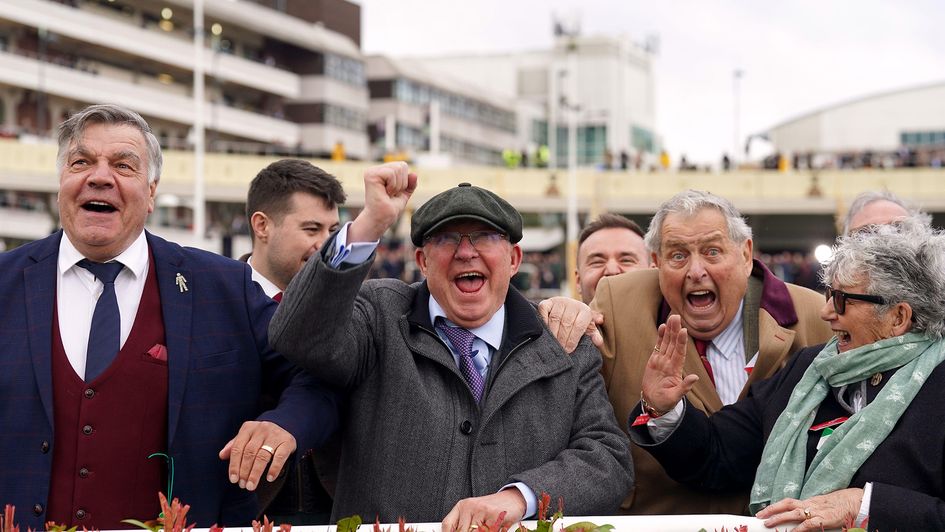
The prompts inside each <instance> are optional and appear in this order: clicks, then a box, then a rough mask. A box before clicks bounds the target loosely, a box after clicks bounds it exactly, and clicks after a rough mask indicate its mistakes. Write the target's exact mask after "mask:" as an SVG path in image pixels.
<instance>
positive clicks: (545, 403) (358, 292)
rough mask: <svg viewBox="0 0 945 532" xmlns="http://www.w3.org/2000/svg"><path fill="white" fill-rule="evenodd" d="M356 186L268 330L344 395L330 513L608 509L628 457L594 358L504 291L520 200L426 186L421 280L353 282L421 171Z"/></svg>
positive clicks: (451, 515)
mask: <svg viewBox="0 0 945 532" xmlns="http://www.w3.org/2000/svg"><path fill="white" fill-rule="evenodd" d="M364 185H365V206H364V210H363V211H361V214H359V215H358V217H357V218H356V219H355V220H354V221H353V222H351V223H349V224H346V225H345V226H344V227H342V229H341V230H340V231H339V232H338V233H337V234H335V235H334V236H333V237H332V238H331V239H329V241H328V242H327V243H326V244H325V245H324V246H323V247H322V250H321V251H320V252H319V253H317V254H316V255H314V256H313V257H312V258H311V259H310V260H309V261H308V263H307V264H306V265H305V267H303V268H302V271H301V272H300V273H299V274H298V275H297V276H296V277H295V279H294V280H293V281H292V282H291V283H290V284H289V287H288V288H287V289H286V291H285V295H284V298H283V301H282V305H280V307H279V310H278V312H277V314H276V316H275V317H274V318H273V321H272V323H271V328H270V339H271V340H272V341H273V342H274V346H275V347H276V348H277V349H279V351H280V352H282V353H284V354H285V356H286V357H288V358H289V359H290V360H292V361H293V362H295V363H297V364H298V365H300V366H302V367H304V368H306V369H308V370H310V371H311V372H312V373H313V374H314V375H315V376H316V377H318V378H320V379H323V380H324V381H325V382H326V383H329V384H332V385H335V386H338V387H341V388H344V389H345V390H346V391H347V392H349V396H350V402H349V410H348V416H347V419H346V420H344V427H343V436H342V437H343V444H342V449H343V450H342V454H341V464H340V470H339V476H338V478H339V483H338V486H337V491H336V493H335V505H334V508H333V511H332V519H333V520H337V519H338V518H339V517H344V516H348V515H352V514H359V515H361V516H363V517H364V518H366V519H367V520H372V519H374V518H375V517H378V518H379V519H380V520H381V521H382V522H385V521H386V522H391V521H394V520H396V519H397V518H398V517H399V516H403V517H405V518H406V519H407V521H408V522H426V521H438V520H441V519H442V520H443V530H446V531H453V530H462V531H466V530H468V529H469V526H470V525H473V524H478V523H480V522H481V521H487V522H489V523H490V524H491V523H492V522H494V521H495V520H496V519H497V518H498V517H499V516H500V515H502V514H503V513H504V522H505V523H506V524H511V523H515V522H517V521H518V520H520V519H527V518H529V517H533V516H534V515H535V511H536V506H537V499H538V498H539V497H540V496H541V494H542V493H548V494H549V495H551V496H552V497H553V499H552V500H557V499H558V498H559V497H561V498H562V499H563V500H564V503H565V508H566V510H567V512H568V513H569V514H572V515H595V514H596V515H601V514H609V513H612V512H613V511H614V510H616V508H617V505H618V504H619V502H620V499H621V496H622V495H623V494H624V493H626V491H627V489H628V488H629V487H630V485H631V484H632V476H631V469H632V468H631V465H630V458H629V452H628V449H629V446H628V442H627V440H626V438H625V436H624V435H623V433H622V431H621V430H620V429H619V428H618V426H617V424H616V421H615V419H614V415H613V410H612V409H611V408H610V405H609V404H608V402H607V396H606V393H605V392H604V387H603V380H602V378H601V376H600V373H599V369H600V365H601V359H600V354H599V353H598V352H597V350H596V349H595V348H594V347H593V345H591V343H590V342H589V340H586V339H585V340H583V342H582V343H581V344H580V345H579V346H578V348H577V350H576V351H575V352H574V353H573V355H572V356H567V355H565V353H564V352H563V351H562V348H561V346H560V345H559V344H558V342H557V341H556V340H555V339H554V337H553V336H552V335H551V334H550V333H549V332H548V330H547V329H546V328H545V326H544V325H543V324H542V322H541V320H540V319H539V317H538V314H537V311H536V309H535V308H534V307H533V306H532V305H531V304H530V303H529V302H528V301H527V300H526V299H525V298H524V297H523V296H522V295H521V294H520V293H519V292H517V291H516V290H515V289H514V288H513V287H510V286H509V281H510V280H511V278H512V276H513V275H514V274H515V272H517V271H518V268H519V265H520V264H521V262H522V250H521V248H520V247H519V246H518V244H517V242H518V241H519V240H520V239H521V238H522V217H521V215H520V214H519V213H518V211H516V210H515V209H514V208H513V207H512V206H511V205H509V204H508V202H506V201H505V200H503V199H502V198H500V197H498V196H497V195H495V194H493V193H492V192H490V191H488V190H485V189H482V188H479V187H474V186H471V185H469V184H468V183H463V184H460V185H459V186H457V187H455V188H451V189H449V190H447V191H446V192H442V193H440V194H437V195H436V196H434V197H433V198H431V199H430V200H429V201H428V202H427V203H425V204H424V205H423V206H421V207H420V208H419V209H417V211H416V213H415V214H414V216H413V218H412V220H411V231H410V233H411V235H410V236H411V240H412V241H413V243H414V245H415V246H416V247H417V250H416V261H417V264H418V265H419V267H420V269H421V271H422V272H423V274H424V275H425V277H426V281H424V282H420V283H416V284H413V285H407V284H405V283H403V282H400V281H397V280H391V279H381V280H370V281H365V280H364V278H365V276H366V275H367V273H368V270H369V269H370V266H371V262H372V260H373V250H374V247H375V245H376V243H377V241H378V239H379V238H380V237H381V235H383V234H384V232H385V231H386V230H387V229H388V228H389V227H390V226H391V225H392V224H393V223H394V222H395V221H396V219H397V217H398V216H399V215H400V214H401V212H402V211H403V210H404V208H405V206H406V204H407V201H408V200H409V199H410V196H411V195H412V194H413V192H414V190H415V189H416V186H417V176H416V175H415V174H412V173H410V172H409V170H408V167H407V165H406V164H405V163H400V162H398V163H390V164H386V165H383V166H380V167H376V168H371V169H368V170H367V171H366V172H365V176H364ZM313 323H317V324H318V326H317V327H313V326H312V324H313Z"/></svg>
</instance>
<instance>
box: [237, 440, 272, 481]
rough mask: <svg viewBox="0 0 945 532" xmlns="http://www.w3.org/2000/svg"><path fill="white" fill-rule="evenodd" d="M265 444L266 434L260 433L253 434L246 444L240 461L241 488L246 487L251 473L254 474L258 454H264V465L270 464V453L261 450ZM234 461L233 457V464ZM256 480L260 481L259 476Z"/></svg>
mask: <svg viewBox="0 0 945 532" xmlns="http://www.w3.org/2000/svg"><path fill="white" fill-rule="evenodd" d="M265 443H266V440H265V434H261V433H260V432H259V431H255V432H253V434H252V436H251V437H250V439H249V441H248V442H247V443H246V446H245V447H243V453H242V456H240V457H239V460H240V468H239V475H240V482H239V484H240V487H241V488H245V487H246V481H247V480H248V479H249V476H250V473H251V472H252V470H253V467H254V466H255V465H256V456H257V455H258V454H260V453H262V454H263V455H264V459H265V462H264V464H268V463H269V453H267V452H266V451H262V450H260V447H262V446H263V445H264V444H265ZM232 460H233V457H231V458H230V461H231V462H232ZM256 478H257V480H258V478H259V477H258V476H257V477H256Z"/></svg>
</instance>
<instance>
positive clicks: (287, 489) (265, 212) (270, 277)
mask: <svg viewBox="0 0 945 532" xmlns="http://www.w3.org/2000/svg"><path fill="white" fill-rule="evenodd" d="M345 199H346V195H345V192H344V189H343V188H342V187H341V182H339V181H338V179H337V178H336V177H335V176H333V175H331V174H329V173H327V172H325V171H324V170H322V169H321V168H318V167H316V166H313V165H312V164H311V163H309V162H308V161H303V160H299V159H283V160H280V161H276V162H274V163H272V164H270V165H269V166H267V167H265V168H263V169H262V170H260V172H259V173H258V174H256V177H255V178H254V179H253V181H252V182H251V183H250V184H249V193H248V194H247V197H246V219H247V220H248V221H249V225H250V228H251V229H252V231H251V233H250V237H251V238H252V241H253V250H252V253H250V254H247V255H244V256H243V257H240V260H243V261H246V262H248V263H249V265H250V267H251V268H252V269H253V280H254V281H256V283H257V284H259V286H261V287H262V289H263V291H264V292H265V293H266V295H267V296H269V297H271V298H273V299H275V300H276V301H281V300H282V291H283V290H285V287H286V286H288V284H289V281H291V280H292V278H293V277H295V274H297V273H298V272H299V270H301V269H302V266H303V265H304V264H305V262H306V261H307V260H308V259H309V257H311V256H312V254H313V253H315V252H317V251H318V249H319V248H320V247H321V246H322V243H324V242H325V240H327V239H328V236H329V235H331V233H332V232H334V231H336V230H337V229H338V223H339V218H338V206H339V205H341V204H343V203H344V202H345ZM273 401H274V399H273V398H271V397H268V396H264V404H265V406H266V407H269V406H271V404H266V402H269V403H272V402H273ZM299 452H300V456H301V457H302V458H301V459H300V460H299V462H298V466H297V467H296V468H295V469H294V470H293V471H291V472H290V473H289V474H288V475H284V476H283V477H281V478H280V480H279V481H277V482H274V483H263V484H262V485H260V487H259V488H260V489H259V502H260V513H265V514H266V515H268V516H269V517H270V518H272V519H274V520H276V522H279V523H289V524H294V525H313V524H327V523H328V518H329V517H330V514H331V499H330V497H329V494H330V492H331V491H332V489H331V485H332V484H333V479H332V478H331V477H332V476H333V475H332V472H333V471H334V470H335V469H336V468H337V465H336V464H332V463H331V462H333V461H334V460H333V459H328V460H323V459H322V456H321V455H318V454H316V453H315V452H313V451H312V450H311V449H300V451H299ZM318 471H324V472H326V473H327V474H328V476H329V477H328V478H329V480H328V482H329V485H328V486H327V487H326V488H325V490H322V488H321V486H320V482H319V475H318Z"/></svg>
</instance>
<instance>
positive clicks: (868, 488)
mask: <svg viewBox="0 0 945 532" xmlns="http://www.w3.org/2000/svg"><path fill="white" fill-rule="evenodd" d="M872 496H873V483H872V482H867V483H866V485H865V486H863V501H862V502H860V513H858V514H856V520H855V521H853V526H863V522H864V521H866V518H867V517H869V516H870V498H872Z"/></svg>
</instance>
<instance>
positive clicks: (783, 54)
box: [355, 0, 945, 164]
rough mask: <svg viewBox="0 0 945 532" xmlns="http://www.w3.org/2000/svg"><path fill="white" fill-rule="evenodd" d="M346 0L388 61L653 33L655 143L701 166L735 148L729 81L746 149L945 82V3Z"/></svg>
mask: <svg viewBox="0 0 945 532" xmlns="http://www.w3.org/2000/svg"><path fill="white" fill-rule="evenodd" d="M355 1H356V2H357V3H359V4H361V8H362V11H361V15H362V27H361V35H362V48H363V49H364V51H365V52H366V53H369V54H375V53H381V54H385V55H391V56H395V57H397V56H438V55H448V54H456V53H494V52H508V51H519V50H536V49H548V48H550V47H551V45H552V41H553V36H552V20H553V18H554V17H555V16H557V17H564V18H566V19H567V20H577V21H579V23H580V29H581V33H582V34H584V35H613V36H616V35H626V36H629V37H630V38H631V39H632V40H634V41H637V42H641V43H642V42H643V41H645V40H646V39H647V37H648V36H651V35H657V36H658V37H659V42H660V50H659V54H658V55H657V56H656V57H655V58H654V73H655V86H656V101H657V104H656V105H657V108H656V117H657V118H656V120H657V131H658V133H659V134H661V135H662V136H663V142H664V145H665V146H666V148H667V150H668V151H669V153H670V155H671V156H672V158H673V159H674V160H676V159H678V157H679V156H680V155H682V154H685V155H686V156H687V159H688V160H689V161H690V162H699V163H703V164H718V161H719V159H720V158H721V156H722V153H723V152H731V151H732V150H733V145H734V144H735V140H734V131H735V123H736V119H735V112H734V105H735V104H734V102H735V99H736V96H735V92H736V91H735V89H734V85H735V82H734V72H735V71H736V70H741V71H742V72H743V75H742V77H741V79H740V81H739V90H738V94H739V96H738V99H739V107H740V113H739V119H738V120H737V122H738V124H739V127H738V130H739V131H740V132H741V135H740V140H739V143H740V144H741V145H742V146H744V144H743V143H744V138H745V136H747V135H749V134H751V133H759V132H763V131H765V130H767V129H768V128H770V127H772V126H775V125H777V124H779V123H781V122H783V121H786V120H789V119H792V118H794V117H797V116H800V115H802V114H805V113H808V112H810V111H815V110H817V109H820V108H823V107H828V106H830V105H832V104H836V103H841V102H844V101H848V100H851V99H856V98H859V97H862V96H868V95H872V94H878V93H882V92H887V91H892V90H897V89H901V88H907V87H914V86H919V85H924V84H929V83H936V82H945V28H943V27H942V24H941V23H942V21H943V20H945V1H943V0H908V1H905V2H903V1H899V2H894V1H879V0H787V1H778V2H775V1H771V0H754V1H751V0H728V1H715V0H701V1H697V0H680V1H673V0H664V1H654V0H646V1H642V0H609V1H607V0H583V1H574V0H571V1H565V0H463V1H460V0H355ZM761 147H762V149H763V147H764V146H763V143H762V145H761ZM757 153H758V152H755V150H753V155H757Z"/></svg>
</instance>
